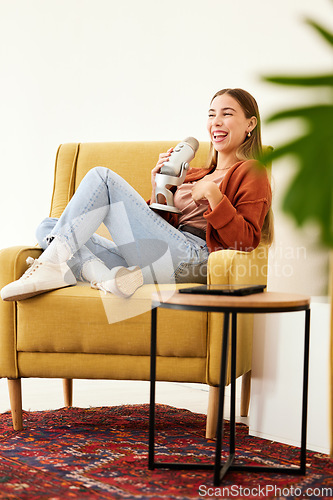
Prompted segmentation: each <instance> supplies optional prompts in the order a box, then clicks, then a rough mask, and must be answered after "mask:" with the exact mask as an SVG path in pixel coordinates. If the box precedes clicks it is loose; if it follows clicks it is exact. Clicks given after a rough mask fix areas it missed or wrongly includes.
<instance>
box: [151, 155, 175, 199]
mask: <svg viewBox="0 0 333 500" xmlns="http://www.w3.org/2000/svg"><path fill="white" fill-rule="evenodd" d="M172 151H173V148H170V149H168V151H167V152H166V153H161V154H160V155H159V157H158V162H157V163H156V165H155V167H154V168H153V169H152V171H151V185H152V188H153V190H152V194H151V198H150V203H155V202H156V198H155V187H156V180H155V178H156V174H158V173H159V171H160V170H161V168H162V167H163V165H164V163H165V162H167V161H168V159H169V156H170V155H171V153H172Z"/></svg>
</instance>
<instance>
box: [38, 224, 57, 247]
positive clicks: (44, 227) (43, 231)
mask: <svg viewBox="0 0 333 500" xmlns="http://www.w3.org/2000/svg"><path fill="white" fill-rule="evenodd" d="M57 222H58V219H56V218H55V217H46V218H45V219H44V220H42V222H41V223H40V224H39V226H38V227H37V229H36V238H37V241H38V244H39V246H40V247H41V248H43V249H45V248H46V247H47V241H46V237H47V236H48V235H49V234H50V232H51V231H52V229H53V228H54V226H55V225H56V223H57Z"/></svg>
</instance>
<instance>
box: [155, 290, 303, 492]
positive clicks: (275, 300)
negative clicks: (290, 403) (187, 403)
mask: <svg viewBox="0 0 333 500" xmlns="http://www.w3.org/2000/svg"><path fill="white" fill-rule="evenodd" d="M159 308H163V309H180V310H187V311H206V312H217V313H223V314H224V322H223V334H222V335H221V342H222V352H221V365H220V385H219V387H220V391H219V405H218V419H217V435H216V450H215V463H214V464H198V463H195V464H192V463H178V462H176V463H174V462H156V461H155V455H154V444H155V384H156V337H157V332H156V327H157V311H158V309H159ZM292 311H305V329H304V358H303V359H304V361H303V396H302V421H301V448H300V465H299V467H295V466H291V467H275V466H274V467H272V466H270V467H266V466H253V465H245V464H237V463H235V437H236V436H235V428H236V427H235V426H236V424H235V417H236V415H235V396H236V345H237V314H241V313H254V314H258V313H281V312H292ZM230 315H231V402H230V405H231V406H230V441H229V457H228V459H227V460H226V461H225V463H224V464H223V465H222V464H221V450H222V439H223V412H224V389H225V381H226V369H227V347H228V340H229V323H230ZM180 334H181V333H180ZM309 341H310V297H307V296H304V295H296V294H288V293H276V292H265V293H257V294H253V295H246V296H227V295H197V294H187V293H186V294H184V293H179V292H175V293H174V294H173V295H171V296H170V292H168V291H163V292H159V293H155V294H153V297H152V310H151V356H150V361H151V364H150V415H149V463H148V466H149V469H154V468H169V469H209V470H213V471H214V485H215V486H218V485H219V484H220V481H221V480H222V478H223V477H224V475H225V474H226V473H227V472H228V471H232V470H237V471H244V472H274V473H286V474H305V472H306V463H305V462H306V425H307V401H308V371H309Z"/></svg>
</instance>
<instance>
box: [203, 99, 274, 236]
mask: <svg viewBox="0 0 333 500" xmlns="http://www.w3.org/2000/svg"><path fill="white" fill-rule="evenodd" d="M224 94H227V95H230V96H231V97H233V98H234V99H235V100H236V101H237V102H238V104H239V105H240V106H241V108H242V110H243V112H244V114H245V117H246V118H249V119H250V118H252V116H255V118H256V119H257V125H256V126H255V128H254V129H253V130H252V132H251V136H250V137H248V136H246V138H245V140H244V142H243V143H242V144H241V145H240V146H239V148H238V149H237V151H236V156H237V158H238V159H239V160H244V161H245V160H258V159H259V158H261V156H262V142H261V119H260V113H259V107H258V104H257V101H256V100H255V98H254V97H253V96H252V95H251V94H250V93H249V92H247V91H246V90H243V89H223V90H219V91H218V92H216V94H215V95H214V96H213V98H212V100H211V103H212V102H213V101H214V99H215V98H216V97H218V96H220V95H224ZM217 155H218V153H217V151H216V150H215V148H214V146H213V144H212V143H211V144H210V149H209V154H208V160H207V165H206V167H207V168H212V167H216V166H217ZM273 239H274V223H273V212H272V209H271V208H269V210H268V212H267V214H266V217H265V220H264V223H263V227H262V229H261V242H262V243H265V244H267V245H271V244H272V242H273Z"/></svg>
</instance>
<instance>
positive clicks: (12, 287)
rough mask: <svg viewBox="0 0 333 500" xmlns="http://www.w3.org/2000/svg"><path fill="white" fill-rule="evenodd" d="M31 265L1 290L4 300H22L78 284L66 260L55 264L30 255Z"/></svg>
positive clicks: (28, 260) (28, 259) (29, 261)
mask: <svg viewBox="0 0 333 500" xmlns="http://www.w3.org/2000/svg"><path fill="white" fill-rule="evenodd" d="M26 262H27V264H29V265H30V267H29V268H28V269H27V270H26V272H25V273H24V274H23V276H21V278H20V279H18V280H16V281H13V282H12V283H9V284H8V285H6V286H5V287H4V288H3V289H2V290H1V298H2V300H22V299H28V298H29V297H33V296H34V295H38V294H40V293H44V292H48V291H50V290H55V289H57V288H64V287H65V286H72V285H76V279H75V276H74V274H73V273H72V271H71V270H70V268H69V267H68V265H67V264H66V262H63V263H62V264H54V263H52V262H47V261H45V262H41V261H40V260H38V259H33V258H32V257H28V258H27V260H26Z"/></svg>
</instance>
